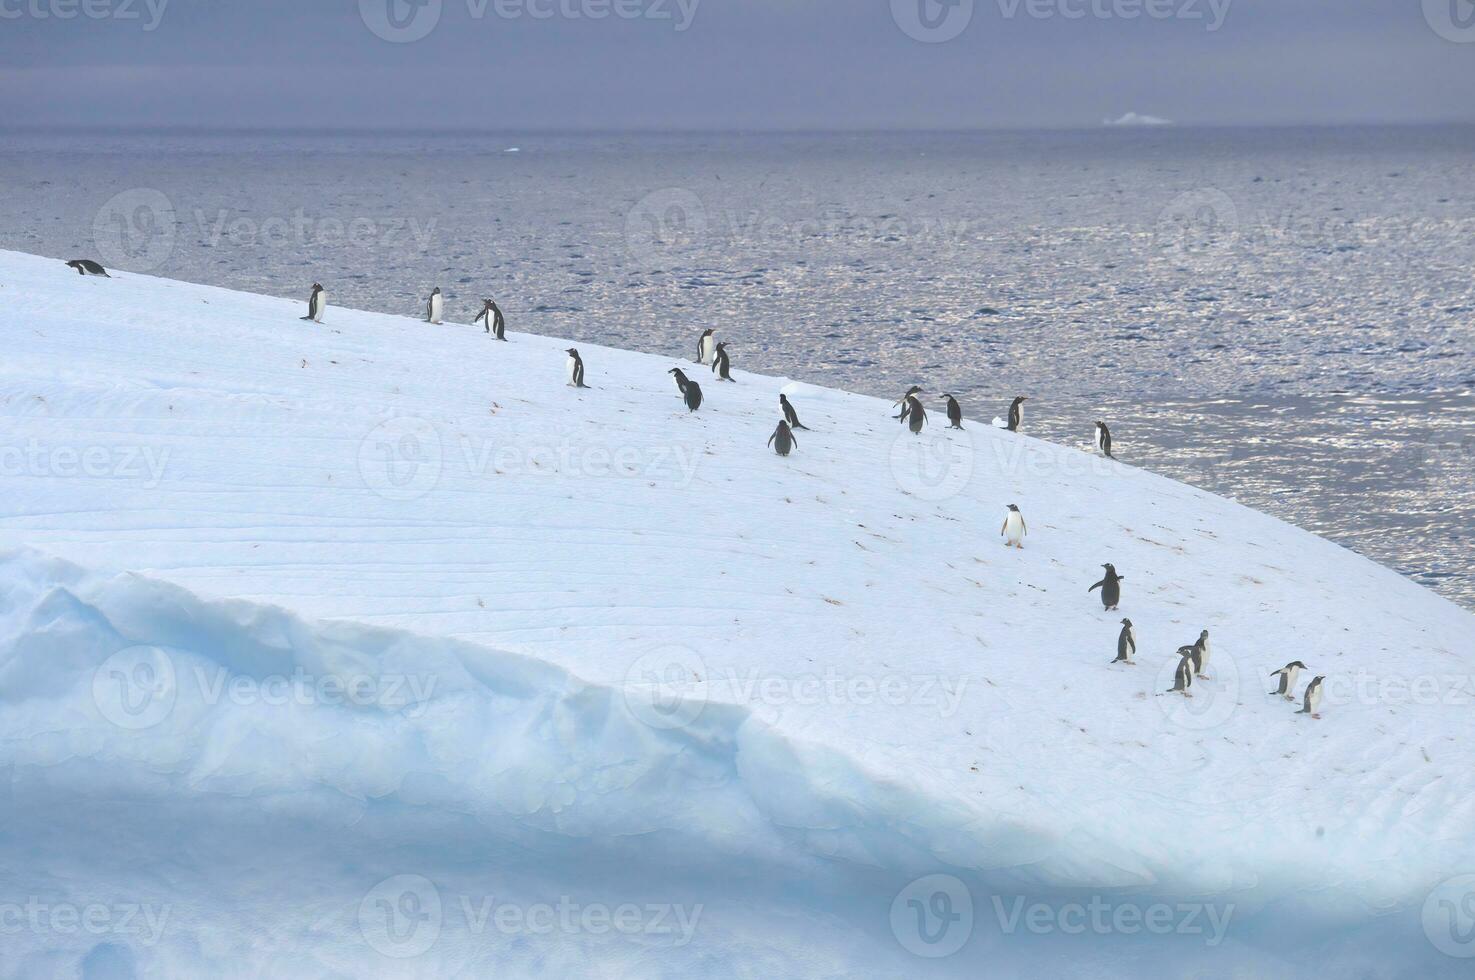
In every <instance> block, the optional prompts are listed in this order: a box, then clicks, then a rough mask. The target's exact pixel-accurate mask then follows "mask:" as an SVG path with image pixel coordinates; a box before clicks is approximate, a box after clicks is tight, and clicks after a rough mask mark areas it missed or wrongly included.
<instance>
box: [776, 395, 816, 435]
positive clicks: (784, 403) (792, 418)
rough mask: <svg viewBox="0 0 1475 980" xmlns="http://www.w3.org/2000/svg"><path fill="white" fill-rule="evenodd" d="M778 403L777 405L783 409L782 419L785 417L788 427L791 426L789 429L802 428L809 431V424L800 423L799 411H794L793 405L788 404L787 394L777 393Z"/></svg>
mask: <svg viewBox="0 0 1475 980" xmlns="http://www.w3.org/2000/svg"><path fill="white" fill-rule="evenodd" d="M778 404H779V407H780V408H782V409H783V410H784V419H785V421H787V422H788V423H789V428H791V429H803V430H805V431H806V432H807V431H809V426H807V425H802V424H801V423H800V422H799V413H798V412H796V411H794V406H793V405H790V404H789V396H788V395H779V396H778Z"/></svg>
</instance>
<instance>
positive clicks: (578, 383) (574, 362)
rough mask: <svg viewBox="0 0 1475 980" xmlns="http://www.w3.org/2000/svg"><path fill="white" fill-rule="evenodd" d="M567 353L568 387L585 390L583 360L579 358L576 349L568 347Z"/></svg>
mask: <svg viewBox="0 0 1475 980" xmlns="http://www.w3.org/2000/svg"><path fill="white" fill-rule="evenodd" d="M567 353H568V386H569V387H570V388H587V387H589V386H588V385H586V384H585V383H584V359H583V358H582V357H580V356H579V351H578V349H577V348H574V347H570V348H569V349H568V351H567Z"/></svg>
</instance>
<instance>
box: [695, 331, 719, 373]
mask: <svg viewBox="0 0 1475 980" xmlns="http://www.w3.org/2000/svg"><path fill="white" fill-rule="evenodd" d="M716 332H717V331H716V330H713V329H712V328H711V327H708V328H707V329H706V330H703V331H702V336H701V339H699V340H698V341H697V363H698V364H707V365H710V364H711V363H712V361H713V360H714V359H715V358H716V356H717V346H716V345H717V338H716V337H714V336H713V334H715V333H716Z"/></svg>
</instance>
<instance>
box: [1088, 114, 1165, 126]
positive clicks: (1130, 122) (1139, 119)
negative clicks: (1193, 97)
mask: <svg viewBox="0 0 1475 980" xmlns="http://www.w3.org/2000/svg"><path fill="white" fill-rule="evenodd" d="M1101 125H1103V126H1172V125H1173V120H1171V119H1164V118H1162V117H1161V116H1145V115H1142V114H1141V113H1136V112H1124V113H1122V114H1121V115H1120V116H1117V117H1116V118H1115V119H1103V120H1101Z"/></svg>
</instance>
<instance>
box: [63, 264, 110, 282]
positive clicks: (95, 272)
mask: <svg viewBox="0 0 1475 980" xmlns="http://www.w3.org/2000/svg"><path fill="white" fill-rule="evenodd" d="M67 267H68V268H70V269H76V270H77V275H79V276H102V277H104V278H106V279H111V278H113V277H112V276H110V275H108V270H106V269H104V268H103V267H102V266H101V265H100V264H98V263H97V262H94V261H92V260H91V259H73V260H72V261H70V262H68V263H67Z"/></svg>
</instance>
